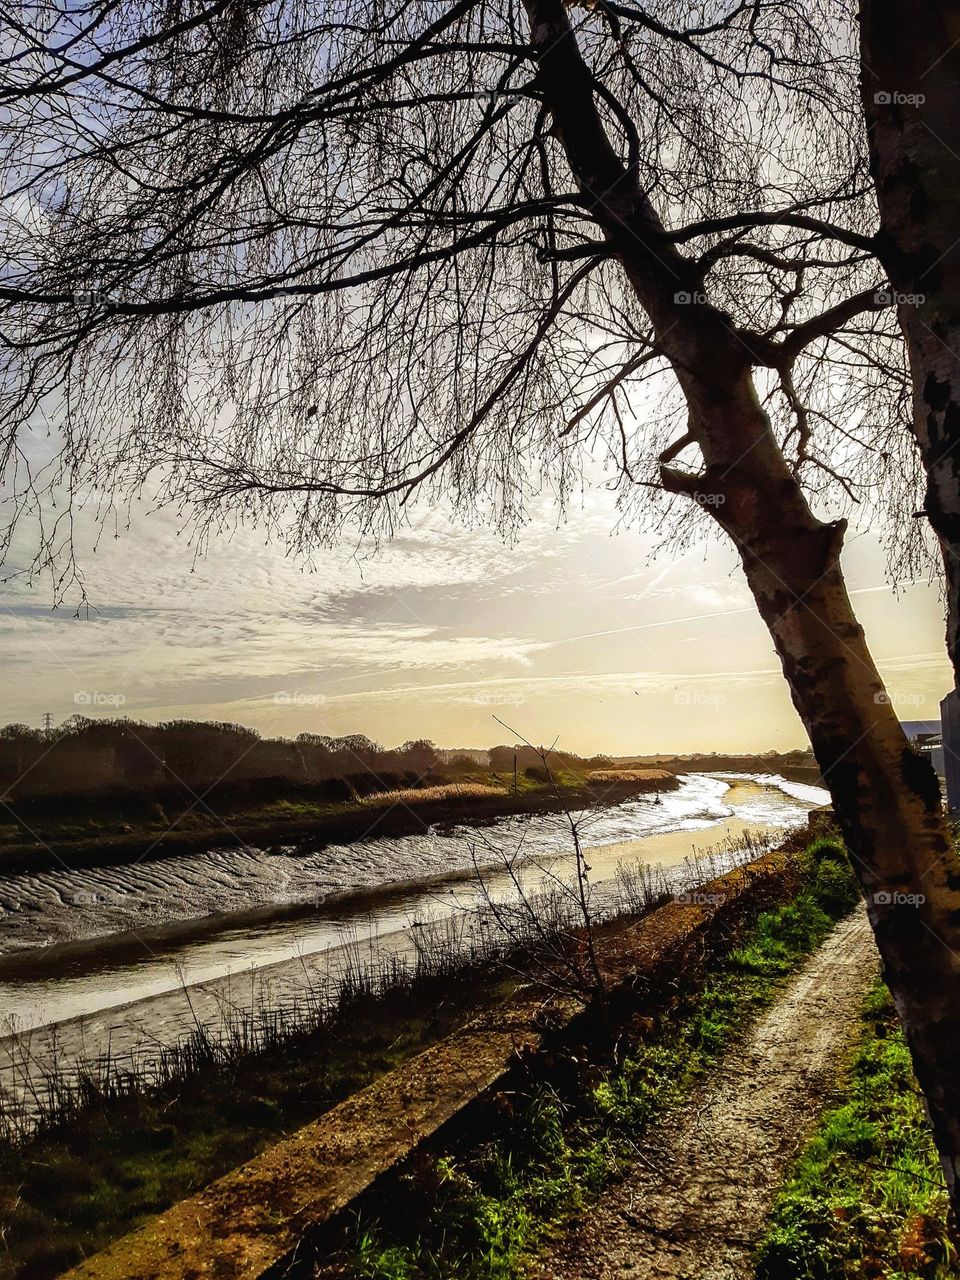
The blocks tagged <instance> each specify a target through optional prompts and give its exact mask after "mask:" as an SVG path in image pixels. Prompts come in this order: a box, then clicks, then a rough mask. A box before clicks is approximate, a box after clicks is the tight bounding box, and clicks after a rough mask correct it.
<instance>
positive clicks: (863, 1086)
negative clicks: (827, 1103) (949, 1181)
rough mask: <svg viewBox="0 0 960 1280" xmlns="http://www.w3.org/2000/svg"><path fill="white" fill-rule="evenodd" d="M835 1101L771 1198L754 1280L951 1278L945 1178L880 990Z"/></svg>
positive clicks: (956, 1260)
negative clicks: (773, 1203)
mask: <svg viewBox="0 0 960 1280" xmlns="http://www.w3.org/2000/svg"><path fill="white" fill-rule="evenodd" d="M838 1093H839V1096H838V1097H837V1098H836V1099H835V1101H834V1104H833V1105H832V1106H831V1107H830V1108H829V1110H827V1111H826V1112H825V1113H824V1115H823V1117H822V1118H821V1120H820V1124H819V1126H818V1128H817V1131H816V1133H815V1134H814V1136H813V1137H812V1139H811V1140H810V1141H809V1142H808V1143H807V1145H806V1146H805V1147H804V1149H803V1151H802V1153H801V1155H800V1157H799V1159H798V1160H797V1163H796V1165H795V1167H794V1169H793V1171H792V1173H791V1175H790V1177H789V1178H788V1180H787V1181H786V1183H785V1184H784V1186H783V1188H782V1189H781V1191H780V1193H779V1195H778V1197H777V1201H776V1205H775V1207H774V1210H773V1213H772V1215H771V1221H770V1227H769V1230H768V1231H767V1234H766V1236H765V1238H764V1240H763V1242H762V1244H761V1246H760V1249H759V1252H758V1257H757V1271H756V1275H757V1280H834V1278H836V1277H845V1278H846V1280H880V1278H881V1277H882V1278H883V1280H907V1277H910V1276H921V1277H924V1280H949V1278H950V1277H954V1276H956V1275H957V1274H958V1273H960V1257H958V1255H957V1252H956V1250H955V1249H954V1248H953V1246H952V1245H951V1243H950V1238H949V1235H948V1230H947V1209H948V1201H947V1191H946V1186H945V1185H944V1179H943V1170H942V1168H941V1166H940V1161H939V1159H938V1158H937V1152H936V1149H935V1147H934V1145H933V1139H932V1137H931V1134H930V1126H929V1124H928V1122H927V1118H926V1114H925V1112H924V1106H923V1097H922V1095H921V1093H920V1089H919V1087H918V1085H917V1082H916V1078H915V1076H914V1074H913V1067H912V1065H911V1062H910V1054H909V1051H908V1049H907V1046H906V1044H905V1042H904V1038H903V1032H902V1031H901V1029H900V1024H899V1021H898V1019H897V1014H896V1010H895V1009H894V1007H893V1002H892V1000H891V999H890V993H889V991H888V990H887V988H886V987H885V986H884V985H883V983H882V982H878V983H877V984H876V986H875V987H874V989H873V991H872V992H871V993H870V996H869V997H868V999H867V1001H866V1004H865V1006H864V1012H863V1028H862V1032H861V1036H860V1041H859V1044H858V1046H857V1050H856V1054H855V1056H854V1059H853V1062H852V1064H851V1067H850V1070H849V1072H848V1073H847V1075H846V1077H845V1078H844V1079H843V1080H842V1081H841V1082H840V1086H839V1091H838Z"/></svg>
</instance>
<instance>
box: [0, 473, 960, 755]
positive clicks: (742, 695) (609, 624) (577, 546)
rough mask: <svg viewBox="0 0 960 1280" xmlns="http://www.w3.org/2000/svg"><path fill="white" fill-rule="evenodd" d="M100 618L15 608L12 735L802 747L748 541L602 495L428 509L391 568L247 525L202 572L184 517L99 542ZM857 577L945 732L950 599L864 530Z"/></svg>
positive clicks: (862, 597) (9, 641) (378, 558)
mask: <svg viewBox="0 0 960 1280" xmlns="http://www.w3.org/2000/svg"><path fill="white" fill-rule="evenodd" d="M81 562H82V565H83V568H84V570H85V573H86V579H87V591H88V595H89V599H90V602H91V606H92V608H91V610H90V612H89V615H87V614H81V616H80V617H76V616H75V615H74V611H73V610H72V609H71V608H70V607H69V606H66V607H64V608H61V609H59V610H56V611H53V610H52V609H51V595H50V587H49V584H48V583H44V582H42V581H41V582H38V583H37V584H36V585H34V586H32V587H31V586H29V585H28V584H27V583H26V582H24V581H15V582H12V583H7V584H6V586H4V587H3V588H2V592H3V594H2V596H0V672H2V673H3V674H2V676H0V682H2V683H0V723H3V722H14V721H16V722H20V721H22V722H26V723H28V724H34V725H37V724H39V723H40V722H41V718H42V716H43V713H44V712H47V711H49V712H51V713H52V715H53V718H54V721H55V722H57V723H59V722H60V721H62V720H64V719H65V718H66V717H68V716H70V715H72V714H74V713H76V712H80V713H82V714H86V715H91V716H113V715H118V714H121V715H129V716H132V717H134V718H137V719H143V720H147V721H151V722H155V721H159V720H165V719H171V718H180V717H189V718H198V719H217V720H229V721H234V722H239V723H242V724H247V725H253V726H255V727H256V728H257V729H259V730H261V732H263V733H264V734H269V735H284V736H287V735H290V736H292V735H296V734H297V733H300V732H312V733H323V734H330V735H333V736H337V735H341V734H346V733H366V734H368V735H369V736H370V737H372V738H375V739H376V740H378V741H380V742H383V743H384V744H386V745H394V744H397V743H400V742H402V741H404V740H406V739H409V738H418V737H426V738H430V739H432V740H433V741H435V742H437V743H438V744H439V745H440V746H444V747H485V746H490V745H492V744H494V743H497V742H503V741H508V740H512V738H513V736H514V735H512V734H511V733H510V732H509V731H508V730H507V729H505V728H503V727H502V725H501V724H499V723H498V722H497V719H495V717H499V719H500V720H502V721H505V722H506V724H507V725H509V726H510V728H511V729H513V730H515V732H516V735H517V736H521V737H523V738H526V739H528V740H529V741H532V742H537V743H539V742H543V743H547V742H553V741H554V739H556V740H557V741H558V745H559V746H560V747H563V748H565V749H568V750H571V751H576V752H579V753H582V754H592V753H594V752H606V753H610V754H614V755H628V754H653V753H657V752H687V751H697V750H703V751H741V752H760V751H764V750H769V749H777V750H789V749H791V748H794V747H801V746H804V745H806V735H805V734H804V731H803V728H802V726H801V724H800V721H799V719H798V718H797V716H796V713H795V712H794V710H793V707H792V705H791V703H790V699H789V696H788V693H787V690H786V687H785V684H784V681H783V678H782V676H781V674H780V671H779V667H778V662H777V659H776V655H775V654H774V651H773V647H772V643H771V641H770V639H769V636H768V634H767V632H766V629H765V627H764V626H763V624H762V623H761V621H760V619H759V617H758V616H757V614H756V611H755V609H754V606H753V602H752V599H751V597H750V595H749V592H748V590H747V588H746V586H745V584H744V582H743V579H742V575H741V573H740V570H739V568H738V565H737V561H736V557H735V555H734V553H733V550H732V548H730V547H729V546H728V545H725V543H724V541H723V536H722V535H721V534H719V533H718V534H716V535H714V536H712V537H711V539H710V540H709V541H707V542H705V543H701V544H700V545H697V546H695V547H693V548H690V549H688V550H686V551H678V550H677V549H676V548H673V547H671V548H667V549H662V548H661V549H660V550H658V549H657V545H656V541H655V539H654V538H653V536H652V535H650V534H647V533H641V532H637V531H631V530H629V529H627V530H625V529H622V528H619V529H618V519H617V512H616V510H615V502H614V498H613V495H611V494H610V493H609V492H607V491H605V490H604V489H603V488H602V487H596V488H594V489H588V490H587V491H586V492H585V494H584V496H583V500H582V502H581V503H580V505H579V506H577V507H575V508H573V509H572V510H571V511H570V512H569V514H568V518H567V520H566V521H565V522H564V523H561V524H559V525H558V523H557V513H556V511H555V510H554V509H552V508H551V507H550V506H549V504H547V503H544V505H543V507H542V508H540V509H539V510H535V511H534V512H533V513H532V517H531V520H530V522H529V524H528V525H527V527H526V528H525V529H524V530H523V532H522V534H521V536H520V537H519V538H518V539H517V540H516V541H515V542H514V543H513V544H508V543H505V542H504V541H503V540H502V539H501V538H500V537H499V536H498V535H497V534H496V533H495V532H493V531H491V530H479V531H478V530H470V529H465V528H462V527H458V526H457V525H456V524H455V523H453V522H452V520H451V518H450V515H449V513H448V512H446V511H443V510H432V511H431V510H429V509H426V508H424V507H421V508H420V509H419V510H417V511H416V512H415V515H414V521H413V525H412V527H411V528H410V529H408V530H405V531H403V532H402V533H401V535H400V536H398V537H397V538H395V539H394V541H393V542H391V543H387V544H385V545H384V546H382V547H381V549H380V551H379V553H374V552H373V550H372V549H367V550H363V549H361V551H360V552H359V553H357V550H356V548H355V547H354V546H352V545H348V546H343V547H340V548H337V549H333V550H324V551H321V552H318V553H317V556H316V559H315V563H314V567H313V569H312V570H308V569H307V568H305V566H304V565H302V564H298V563H296V562H295V561H292V560H290V559H288V558H287V557H285V555H284V553H283V550H282V548H281V547H280V546H278V545H275V544H269V543H267V542H265V541H264V539H263V538H262V537H260V536H258V535H257V534H256V533H255V532H252V531H250V530H245V531H241V532H240V533H238V534H236V535H235V536H234V537H233V538H232V539H231V540H229V541H218V542H216V543H215V544H213V545H212V546H211V548H210V549H209V551H208V552H207V554H206V555H205V556H204V557H203V558H202V559H200V560H196V558H195V554H194V551H193V549H192V548H191V546H190V545H189V543H188V540H187V538H186V537H185V536H181V535H180V534H179V533H178V527H177V524H176V522H175V520H174V518H173V517H172V516H171V515H169V514H167V513H164V512H162V511H161V512H158V513H153V514H148V513H146V512H145V511H142V510H140V511H137V512H136V513H135V515H134V519H133V523H132V527H131V529H130V531H129V533H127V534H125V535H121V537H120V538H119V539H118V540H115V541H113V540H111V541H106V542H103V543H101V545H100V547H99V549H98V550H97V552H96V553H95V554H94V553H92V552H91V551H90V550H89V548H88V547H87V548H84V547H83V545H81ZM844 567H845V570H846V574H847V579H848V585H849V587H850V588H851V591H852V594H853V601H854V606H855V608H856V610H857V613H858V615H859V617H860V620H861V622H862V624H863V625H864V627H865V630H866V632H867V638H868V641H869V642H870V644H871V647H872V650H873V653H874V656H875V658H876V659H877V662H878V664H879V666H880V669H881V673H882V675H883V676H884V678H885V680H886V682H887V686H888V689H889V692H890V694H891V697H892V698H893V699H894V701H895V704H896V706H897V710H898V713H899V714H900V717H901V719H904V720H910V719H936V718H937V717H938V716H939V710H938V704H939V700H940V698H941V697H942V696H943V694H944V693H945V692H946V690H947V688H948V687H949V685H950V677H949V668H948V663H947V660H946V656H945V652H944V646H943V622H942V609H941V604H940V600H939V594H938V589H937V586H936V585H935V584H934V585H930V584H928V583H927V582H925V581H923V582H913V583H909V584H903V585H902V586H901V587H900V589H899V591H898V592H894V590H893V589H892V587H891V585H890V583H889V581H888V578H887V575H886V570H885V557H884V553H883V551H882V549H881V547H880V545H879V543H878V541H877V539H876V536H875V535H874V534H873V533H872V532H871V531H869V530H861V531H859V532H858V531H854V532H853V533H852V534H850V535H848V543H847V548H846V551H845V553H844Z"/></svg>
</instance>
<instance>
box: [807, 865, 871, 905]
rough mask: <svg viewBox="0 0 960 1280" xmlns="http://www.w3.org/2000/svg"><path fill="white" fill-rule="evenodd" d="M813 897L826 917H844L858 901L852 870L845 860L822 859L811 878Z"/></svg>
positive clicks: (856, 886)
mask: <svg viewBox="0 0 960 1280" xmlns="http://www.w3.org/2000/svg"><path fill="white" fill-rule="evenodd" d="M813 896H814V898H815V899H816V901H817V904H818V905H819V906H820V907H822V909H823V910H824V911H826V913H827V915H829V916H834V917H839V916H842V915H845V914H846V912H848V911H850V910H851V909H852V908H853V907H855V906H856V904H857V902H858V901H859V900H860V889H859V886H858V885H857V881H856V877H855V876H854V874H853V868H852V867H851V866H850V863H849V862H848V861H847V859H846V858H844V860H843V861H842V862H834V861H832V860H828V859H826V858H825V859H824V860H823V861H822V862H820V863H819V864H818V865H817V868H816V871H815V872H814V876H813Z"/></svg>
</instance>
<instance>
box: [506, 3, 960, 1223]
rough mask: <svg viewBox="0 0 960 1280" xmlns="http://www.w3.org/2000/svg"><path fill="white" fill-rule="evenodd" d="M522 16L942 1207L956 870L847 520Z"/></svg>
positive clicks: (551, 39) (577, 70)
mask: <svg viewBox="0 0 960 1280" xmlns="http://www.w3.org/2000/svg"><path fill="white" fill-rule="evenodd" d="M526 5H527V10H528V14H529V18H530V28H531V37H532V44H533V49H534V52H535V56H536V58H537V64H538V84H539V86H540V89H541V91H542V92H543V94H544V98H545V101H546V102H547V104H548V106H549V107H550V109H551V112H552V114H553V117H554V123H555V127H556V131H557V135H558V137H559V138H560V141H561V143H562V145H563V147H564V151H565V153H566V157H567V161H568V164H569V166H570V169H571V171H572V173H573V176H574V178H575V180H576V181H577V182H578V184H579V186H580V188H581V190H582V191H583V193H584V195H585V196H587V197H588V198H589V199H590V201H591V212H592V216H593V218H594V220H595V221H596V223H597V225H598V227H599V228H600V229H601V231H602V233H603V235H604V237H605V239H606V240H607V242H608V244H609V245H610V247H611V249H612V250H613V252H614V253H615V254H616V256H617V257H618V258H619V260H620V262H621V263H622V265H623V268H624V271H625V273H626V276H627V278H628V280H629V282H630V284H631V286H632V287H633V289H634V291H635V292H636V294H637V296H638V298H639V300H640V302H641V304H642V305H643V307H644V309H645V310H646V311H647V313H648V315H649V316H650V318H651V321H652V322H653V325H654V328H655V330H656V334H657V342H658V345H659V348H660V350H661V351H662V352H663V353H664V355H665V356H666V357H667V358H668V359H669V361H670V363H671V365H672V367H673V370H674V373H675V375H676V377H677V379H678V381H679V383H680V386H681V388H682V390H683V392H684V395H685V398H686V402H687V407H688V411H689V431H690V434H691V437H692V438H693V440H695V442H696V443H697V444H698V445H699V446H700V450H701V452H702V455H703V460H704V468H703V470H702V471H700V472H699V473H697V474H691V473H688V472H683V471H679V470H677V469H675V468H674V467H672V466H666V465H664V466H663V467H662V469H661V477H662V480H663V483H664V485H665V487H666V488H668V489H670V490H672V491H675V492H680V493H685V494H687V495H689V496H690V497H691V498H693V499H694V500H697V501H700V502H701V503H702V504H703V505H705V506H707V508H708V509H709V510H710V511H711V512H712V514H713V515H714V516H715V517H716V519H717V521H718V523H719V524H720V525H721V526H722V527H723V528H724V529H725V530H726V531H727V533H728V534H729V535H730V536H731V537H732V538H733V540H734V542H735V544H736V546H737V548H738V551H739V553H740V557H741V560H742V563H743V568H744V572H745V574H746V578H747V581H748V583H749V585H750V588H751V591H752V592H753V595H754V598H755V600H756V603H757V607H758V609H759V611H760V614H761V616H762V617H763V619H764V621H765V623H766V624H767V627H768V628H769V631H770V634H771V637H772V639H773V642H774V645H775V646H776V649H777V653H778V654H779V656H780V661H781V664H782V666H783V671H784V675H785V676H786V679H787V681H788V684H789V686H790V692H791V696H792V698H793V702H794V705H795V707H796V708H797V711H798V712H799V714H800V717H801V719H802V721H803V723H804V725H805V726H806V728H807V731H808V733H809V734H810V740H811V743H812V746H813V749H814V752H815V754H816V757H817V760H818V762H819V764H820V767H821V769H822V771H823V776H824V779H825V780H826V782H827V785H828V786H829V788H830V792H831V795H832V797H833V803H834V807H835V810H836V814H837V818H838V820H839V822H840V825H841V827H842V830H843V833H844V837H845V839H846V841H847V844H848V846H849V848H850V851H851V854H852V857H853V860H854V864H855V867H856V870H857V874H858V877H859V880H860V883H861V885H862V887H863V890H864V893H865V895H866V899H867V907H868V911H869V914H870V919H871V923H872V925H873V929H874V933H875V935H876V939H877V944H878V946H879V949H880V954H881V956H882V958H883V964H884V971H885V976H886V979H887V982H888V983H889V985H890V989H891V991H892V993H893V996H894V999H895V1001H896V1004H897V1008H898V1010H899V1012H900V1016H901V1019H902V1021H903V1025H904V1028H905V1032H906V1035H907V1038H908V1041H909V1044H910V1049H911V1052H912V1055H913V1060H914V1064H915V1067H916V1071H917V1076H918V1079H919V1081H920V1085H921V1088H922V1089H923V1091H924V1094H925V1096H926V1099H927V1104H928V1108H929V1113H930V1117H931V1121H932V1124H933V1128H934V1134H935V1138H936V1141H937V1145H938V1148H939V1151H940V1154H941V1157H942V1160H943V1166H944V1171H945V1174H946V1178H947V1182H948V1186H949V1190H950V1196H951V1202H952V1204H953V1206H954V1209H955V1210H956V1209H958V1208H960V1072H958V1071H956V1069H955V1065H954V1058H955V1054H956V1047H957V1045H960V954H958V952H960V929H958V923H960V861H958V859H957V856H956V854H955V852H954V850H953V848H952V846H951V844H950V842H949V840H948V837H947V833H946V829H945V824H944V820H943V815H942V810H941V801H940V787H939V783H938V781H937V778H936V776H935V774H934V772H933V770H932V768H931V767H930V764H929V763H928V762H927V761H925V760H923V759H922V758H921V757H919V756H918V755H916V754H915V753H914V752H913V751H912V749H911V748H910V746H909V744H908V742H907V740H906V737H905V736H904V733H903V730H902V728H901V727H900V724H899V722H898V720H897V717H896V715H895V713H894V710H893V708H892V706H891V705H890V703H889V700H888V699H887V698H886V696H885V694H884V692H883V685H882V682H881V680H880V676H879V674H878V673H877V670H876V667H875V665H874V663H873V659H872V658H871V656H870V653H869V650H868V649H867V645H866V641H865V638H864V634H863V630H862V628H861V627H860V625H859V624H858V622H857V619H856V617H855V615H854V612H853V609H852V607H851V604H850V599H849V596H848V594H847V590H846V587H845V584H844V580H843V574H842V571H841V568H840V549H841V544H842V540H843V533H844V528H845V525H844V522H842V521H841V522H835V523H824V522H822V521H820V520H818V519H817V518H816V517H815V516H814V515H813V513H812V512H811V510H810V507H809V505H808V503H807V501H806V498H805V496H804V494H803V491H802V489H801V487H800V485H799V484H798V482H797V480H796V477H795V476H794V475H793V473H792V472H791V470H790V468H789V467H788V465H787V463H786V461H785V459H784V457H783V454H782V452H781V450H780V448H779V446H778V444H777V442H776V438H775V436H774V434H773V431H772V430H771V426H770V422H769V419H768V418H767V415H766V414H765V413H764V411H763V409H762V407H761V405H760V403H759V399H758V396H757V393H756V388H755V384H754V380H753V372H752V366H751V357H750V355H749V352H748V351H747V349H746V347H745V345H744V344H743V342H741V340H740V337H739V335H738V334H737V332H736V330H735V328H734V325H733V323H732V322H731V320H730V318H729V317H728V316H727V315H726V314H725V313H724V312H722V311H721V310H719V309H718V308H717V307H715V306H713V305H712V304H711V303H710V302H709V300H708V299H707V298H706V296H705V293H704V284H703V280H702V278H700V276H699V275H698V271H697V268H696V265H695V264H693V263H691V262H690V261H689V260H687V259H685V258H684V257H683V256H682V255H681V254H680V253H679V252H678V251H677V249H676V248H675V246H673V245H672V243H671V242H670V241H669V240H668V239H667V238H666V237H665V236H664V235H663V227H662V225H661V223H660V222H659V219H658V218H657V215H656V213H655V211H654V210H653V208H652V206H651V204H650V202H649V201H648V199H647V197H646V195H645V193H644V192H643V191H642V190H641V189H640V188H639V185H638V184H637V182H636V179H635V175H634V174H633V173H631V171H629V170H628V169H627V167H626V166H625V165H624V164H623V162H622V161H621V160H620V158H619V157H618V155H617V153H616V152H615V150H614V148H613V147H612V145H611V143H610V141H609V138H608V137H607V135H606V132H605V129H604V126H603V123H602V120H601V118H600V115H599V112H598V110H597V107H596V102H595V94H594V84H593V80H592V78H591V74H590V71H589V69H588V67H587V66H586V64H585V62H584V61H583V59H582V57H581V55H580V52H579V48H578V45H577V41H576V37H575V35H574V34H573V32H572V30H571V28H570V24H569V21H568V17H567V11H566V8H565V6H564V4H563V0H526ZM958 233H960V227H958ZM691 298H694V299H695V300H696V301H695V302H691V301H690V299H691Z"/></svg>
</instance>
